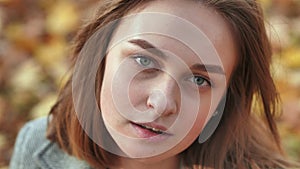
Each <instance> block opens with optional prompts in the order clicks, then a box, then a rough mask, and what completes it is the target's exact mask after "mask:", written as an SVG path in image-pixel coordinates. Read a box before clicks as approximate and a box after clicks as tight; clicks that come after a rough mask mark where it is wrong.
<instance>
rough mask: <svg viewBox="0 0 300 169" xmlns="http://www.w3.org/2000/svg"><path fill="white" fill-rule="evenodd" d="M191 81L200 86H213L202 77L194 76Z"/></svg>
mask: <svg viewBox="0 0 300 169" xmlns="http://www.w3.org/2000/svg"><path fill="white" fill-rule="evenodd" d="M191 81H192V82H193V83H195V84H196V85H198V86H211V84H210V82H209V81H208V80H206V79H205V78H203V77H201V76H196V75H194V76H193V77H192V79H191Z"/></svg>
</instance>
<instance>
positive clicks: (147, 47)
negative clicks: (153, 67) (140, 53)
mask: <svg viewBox="0 0 300 169" xmlns="http://www.w3.org/2000/svg"><path fill="white" fill-rule="evenodd" d="M128 42H130V43H132V44H134V45H137V46H139V47H140V48H142V49H145V50H147V51H148V52H150V53H152V54H154V55H157V56H160V57H162V58H163V59H166V58H167V56H166V54H165V53H164V52H163V51H161V50H160V49H158V48H157V47H155V46H154V45H152V44H151V43H150V42H148V41H146V40H143V39H132V40H129V41H128Z"/></svg>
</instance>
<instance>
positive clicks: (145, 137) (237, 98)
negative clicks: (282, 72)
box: [10, 0, 292, 169]
mask: <svg viewBox="0 0 300 169" xmlns="http://www.w3.org/2000/svg"><path fill="white" fill-rule="evenodd" d="M271 54H272V53H271V47H270V44H269V41H268V39H267V35H266V30H265V26H264V20H263V16H262V11H261V8H260V6H259V4H258V3H257V2H256V1H255V0H247V1H243V0H226V1H216V0H190V1H188V0H185V1H184V0H162V1H154V0H153V1H149V0H147V1H145V0H135V1H125V0H110V1H104V0H103V1H100V6H99V10H98V13H97V14H96V17H95V18H94V19H93V20H91V21H90V23H88V24H87V25H85V26H84V27H83V28H82V29H81V30H80V31H79V33H78V35H77V37H76V38H75V41H74V48H73V57H74V64H73V72H74V73H73V75H72V77H71V78H70V79H69V81H68V83H67V84H66V86H65V87H64V88H63V90H62V91H61V92H60V95H59V98H58V101H57V103H56V104H55V105H54V106H53V108H52V110H51V112H50V115H49V118H48V120H46V119H45V118H42V119H38V120H35V121H33V122H30V123H28V124H27V125H25V127H23V129H22V130H21V132H20V134H19V136H18V139H17V142H16V147H15V151H14V155H13V158H12V161H11V165H10V167H11V168H12V169H17V168H48V169H49V168H53V169H54V168H100V169H102V168H103V169H105V168H109V169H117V168H118V169H119V168H124V169H135V168H137V169H141V168H143V169H151V168H153V169H154V168H155V169H160V168H161V169H176V168H178V169H179V168H189V169H195V168H206V169H208V168H211V169H223V168H225V169H234V168H236V169H271V168H272V169H274V168H288V167H292V165H291V164H290V163H288V162H287V161H286V160H285V158H284V154H283V151H282V149H281V145H280V139H279V136H278V132H277V128H276V124H275V122H274V117H275V116H276V114H277V113H278V111H279V110H278V95H277V91H276V89H275V86H274V82H273V80H272V78H271V75H270V62H271Z"/></svg>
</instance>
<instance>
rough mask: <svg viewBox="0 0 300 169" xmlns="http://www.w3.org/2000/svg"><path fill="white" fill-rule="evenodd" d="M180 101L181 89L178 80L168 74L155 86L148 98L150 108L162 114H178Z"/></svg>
mask: <svg viewBox="0 0 300 169" xmlns="http://www.w3.org/2000/svg"><path fill="white" fill-rule="evenodd" d="M179 103H180V89H179V86H178V84H177V81H176V80H175V79H173V78H172V77H171V76H169V75H166V76H165V77H164V78H162V79H159V80H158V82H157V83H156V85H154V86H153V88H152V89H151V92H150V94H149V97H148V99H147V106H148V108H151V109H154V110H155V112H156V113H158V114H159V115H160V116H169V115H172V114H176V113H177V111H178V108H179Z"/></svg>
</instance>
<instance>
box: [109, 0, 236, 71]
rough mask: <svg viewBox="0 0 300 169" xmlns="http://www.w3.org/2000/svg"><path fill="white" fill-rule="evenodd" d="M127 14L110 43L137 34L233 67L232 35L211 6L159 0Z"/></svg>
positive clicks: (176, 50)
mask: <svg viewBox="0 0 300 169" xmlns="http://www.w3.org/2000/svg"><path fill="white" fill-rule="evenodd" d="M128 16H129V17H126V18H125V19H123V20H122V21H121V23H120V25H119V27H118V28H117V30H116V31H115V33H114V36H113V39H112V41H111V43H110V46H111V47H112V46H114V45H116V44H117V43H120V42H122V41H126V39H130V38H134V37H139V38H144V39H145V40H147V41H149V42H151V43H152V44H154V45H155V46H156V47H159V48H163V49H164V50H168V51H170V52H171V53H173V54H175V55H177V56H184V57H186V58H189V57H190V58H192V59H191V60H193V61H194V60H195V58H198V57H200V59H201V61H202V62H205V63H207V64H216V63H217V64H222V66H223V67H224V70H225V72H229V73H230V72H231V71H232V67H233V64H234V62H235V60H236V55H237V52H236V47H235V42H234V39H233V35H232V32H231V29H230V26H229V25H228V23H227V22H226V21H225V19H224V18H223V17H222V16H220V15H219V14H218V13H217V12H215V11H214V10H213V9H209V8H206V7H204V6H203V5H201V4H200V3H197V2H194V1H182V0H172V1H170V0H162V1H154V2H150V3H148V4H147V5H146V6H145V7H144V8H143V9H141V10H138V11H133V12H131V13H129V14H128ZM188 60H189V59H188ZM198 60H199V59H198Z"/></svg>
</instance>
